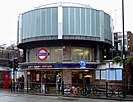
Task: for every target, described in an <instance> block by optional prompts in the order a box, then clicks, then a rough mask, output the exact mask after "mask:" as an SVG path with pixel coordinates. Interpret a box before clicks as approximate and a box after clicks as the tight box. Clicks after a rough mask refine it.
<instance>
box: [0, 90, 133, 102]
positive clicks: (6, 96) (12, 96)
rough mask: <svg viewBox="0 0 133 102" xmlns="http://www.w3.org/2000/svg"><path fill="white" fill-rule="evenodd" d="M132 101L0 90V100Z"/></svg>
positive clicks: (21, 101)
mask: <svg viewBox="0 0 133 102" xmlns="http://www.w3.org/2000/svg"><path fill="white" fill-rule="evenodd" d="M71 101H72V102H118V101H124V102H133V101H126V100H111V99H106V98H99V99H97V98H88V97H87V98H83V97H82V98H79V97H64V96H58V95H55V96H54V95H49V96H48V95H47V96H46V95H32V94H20V93H14V92H12V93H11V92H10V91H9V90H4V91H3V90H0V102H71Z"/></svg>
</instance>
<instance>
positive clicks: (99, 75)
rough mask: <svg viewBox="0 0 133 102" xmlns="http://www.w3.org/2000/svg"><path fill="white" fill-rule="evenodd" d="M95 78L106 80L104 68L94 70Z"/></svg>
mask: <svg viewBox="0 0 133 102" xmlns="http://www.w3.org/2000/svg"><path fill="white" fill-rule="evenodd" d="M95 79H97V80H98V79H99V80H106V70H104V69H102V70H96V71H95Z"/></svg>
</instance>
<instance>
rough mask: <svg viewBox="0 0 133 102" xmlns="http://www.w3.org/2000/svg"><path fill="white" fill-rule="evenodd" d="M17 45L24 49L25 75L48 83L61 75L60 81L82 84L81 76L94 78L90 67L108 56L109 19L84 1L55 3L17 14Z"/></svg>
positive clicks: (110, 20) (110, 34) (31, 80)
mask: <svg viewBox="0 0 133 102" xmlns="http://www.w3.org/2000/svg"><path fill="white" fill-rule="evenodd" d="M18 48H20V49H23V51H24V59H25V60H24V63H20V67H21V70H23V71H25V76H26V77H25V78H26V80H28V81H30V82H41V81H42V77H43V76H44V75H47V76H48V77H49V79H50V82H51V83H56V82H57V76H58V75H61V79H62V81H63V82H64V84H73V83H78V84H82V83H83V78H84V75H88V74H89V75H91V76H92V78H91V79H90V83H91V82H92V81H93V79H95V74H94V69H96V68H97V65H99V64H100V63H101V62H103V61H104V60H105V59H110V58H111V52H110V48H112V19H111V17H110V15H108V14H107V13H105V12H104V11H101V10H96V9H94V8H91V7H90V6H88V5H85V4H79V3H70V2H59V3H51V4H46V5H43V6H40V7H38V8H36V9H33V10H30V11H27V12H25V13H22V14H20V15H19V19H18Z"/></svg>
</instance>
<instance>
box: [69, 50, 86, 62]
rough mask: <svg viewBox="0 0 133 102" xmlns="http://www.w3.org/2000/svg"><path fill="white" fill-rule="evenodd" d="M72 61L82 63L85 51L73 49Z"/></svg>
mask: <svg viewBox="0 0 133 102" xmlns="http://www.w3.org/2000/svg"><path fill="white" fill-rule="evenodd" d="M71 55H72V61H80V60H81V59H83V58H84V57H83V55H84V52H83V49H82V48H72V52H71Z"/></svg>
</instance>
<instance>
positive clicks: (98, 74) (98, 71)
mask: <svg viewBox="0 0 133 102" xmlns="http://www.w3.org/2000/svg"><path fill="white" fill-rule="evenodd" d="M95 78H96V79H100V70H96V71H95Z"/></svg>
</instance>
